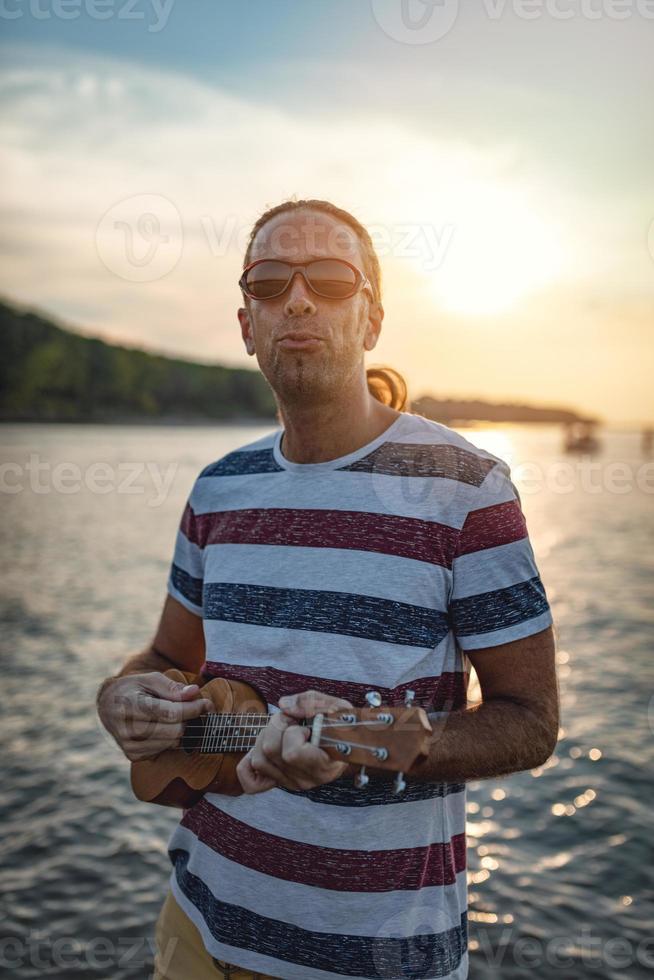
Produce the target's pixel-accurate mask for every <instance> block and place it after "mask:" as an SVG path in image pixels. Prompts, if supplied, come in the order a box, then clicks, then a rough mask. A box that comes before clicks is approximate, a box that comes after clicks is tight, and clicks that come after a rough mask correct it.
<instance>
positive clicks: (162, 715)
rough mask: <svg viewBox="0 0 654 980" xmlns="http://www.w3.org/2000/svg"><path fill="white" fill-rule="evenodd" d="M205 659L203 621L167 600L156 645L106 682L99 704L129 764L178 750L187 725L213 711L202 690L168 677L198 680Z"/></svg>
mask: <svg viewBox="0 0 654 980" xmlns="http://www.w3.org/2000/svg"><path fill="white" fill-rule="evenodd" d="M204 658H205V645H204V632H203V629H202V620H201V619H200V617H199V616H196V615H194V614H193V613H192V612H189V610H188V609H185V607H184V606H183V605H182V604H181V603H180V602H177V600H176V599H173V597H172V596H170V595H168V596H166V601H165V603H164V607H163V611H162V613H161V618H160V620H159V625H158V627H157V630H156V633H155V636H154V639H153V641H152V643H151V644H150V645H149V646H148V647H146V648H145V650H143V651H142V652H141V653H137V654H135V655H134V656H132V657H130V658H129V660H127V662H126V663H125V664H124V665H123V667H122V669H121V670H120V672H119V673H118V674H116V675H115V676H113V677H108V678H106V680H104V681H103V682H102V684H101V685H100V688H99V690H98V694H97V698H96V702H97V709H98V715H99V716H100V720H101V721H102V724H103V725H104V726H105V728H106V729H107V731H109V732H110V733H111V734H112V735H113V736H114V738H115V739H116V741H117V742H118V744H119V745H120V747H121V749H122V750H123V752H124V753H125V755H126V756H127V758H128V759H131V760H132V761H135V760H137V759H142V758H149V757H151V756H153V755H156V754H158V753H159V752H162V751H163V750H164V749H166V748H170V747H171V746H173V745H175V744H177V742H178V740H179V737H180V735H181V734H182V731H183V726H184V723H185V722H186V721H188V720H189V719H190V718H197V717H198V716H199V715H201V714H204V713H205V712H206V711H208V710H211V709H212V708H213V705H212V702H210V701H209V700H207V699H203V698H200V697H198V695H199V692H200V689H199V688H198V687H197V685H185V684H182V683H178V682H177V681H173V680H171V679H170V678H169V677H164V676H163V672H164V671H166V670H170V669H171V668H172V667H176V668H177V669H178V670H182V671H187V672H189V673H193V674H197V673H199V671H200V669H201V667H202V664H203V663H204Z"/></svg>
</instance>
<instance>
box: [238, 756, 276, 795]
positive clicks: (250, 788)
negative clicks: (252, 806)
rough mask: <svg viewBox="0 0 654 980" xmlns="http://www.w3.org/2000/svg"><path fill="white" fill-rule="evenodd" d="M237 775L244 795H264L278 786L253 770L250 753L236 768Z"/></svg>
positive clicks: (272, 780)
mask: <svg viewBox="0 0 654 980" xmlns="http://www.w3.org/2000/svg"><path fill="white" fill-rule="evenodd" d="M236 775H237V777H238V780H239V782H240V784H241V786H242V788H243V792H244V793H249V794H254V793H264V792H265V791H266V790H268V789H273V788H274V787H275V785H276V783H275V781H274V779H270V778H268V777H266V776H262V775H261V773H258V772H256V771H255V770H254V769H253V768H252V760H251V755H250V753H249V752H248V754H247V755H245V756H244V757H243V758H242V759H241V761H240V762H239V764H238V765H237V767H236Z"/></svg>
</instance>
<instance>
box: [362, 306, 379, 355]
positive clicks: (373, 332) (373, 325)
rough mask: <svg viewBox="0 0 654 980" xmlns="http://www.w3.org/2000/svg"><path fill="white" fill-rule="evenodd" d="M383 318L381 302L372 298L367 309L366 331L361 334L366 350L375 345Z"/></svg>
mask: <svg viewBox="0 0 654 980" xmlns="http://www.w3.org/2000/svg"><path fill="white" fill-rule="evenodd" d="M383 319H384V307H383V306H382V305H381V303H376V302H375V301H374V300H372V301H371V303H370V306H369V309H368V323H367V325H366V332H365V334H364V335H363V345H364V347H365V349H366V350H372V349H373V348H374V347H376V346H377V341H378V340H379V335H380V333H381V328H382V320H383Z"/></svg>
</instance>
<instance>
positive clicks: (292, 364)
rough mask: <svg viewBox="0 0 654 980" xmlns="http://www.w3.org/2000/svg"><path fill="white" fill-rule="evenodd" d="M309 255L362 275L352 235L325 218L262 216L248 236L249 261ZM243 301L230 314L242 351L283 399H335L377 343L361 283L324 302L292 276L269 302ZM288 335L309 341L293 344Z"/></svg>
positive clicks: (378, 318) (375, 309)
mask: <svg viewBox="0 0 654 980" xmlns="http://www.w3.org/2000/svg"><path fill="white" fill-rule="evenodd" d="M317 258H338V259H345V261H347V262H351V263H352V264H353V265H355V266H356V267H357V268H358V269H360V270H361V271H362V272H363V257H362V255H361V252H360V247H359V242H358V239H357V236H356V234H355V232H354V231H353V230H352V229H350V228H349V226H348V225H345V224H343V223H342V222H340V221H338V220H336V219H335V218H333V217H331V215H326V214H322V213H321V212H318V211H308V210H307V211H294V212H291V213H285V214H279V215H277V216H276V217H275V218H272V219H271V220H270V221H268V222H267V223H266V224H265V225H264V226H263V228H262V229H261V231H260V232H259V233H258V235H257V237H256V239H255V241H254V244H253V248H252V253H251V258H250V261H251V262H255V261H256V260H257V259H285V260H287V261H289V262H309V261H311V260H312V259H317ZM245 302H246V307H245V308H242V309H240V310H239V311H238V318H239V322H240V324H241V332H242V334H243V340H244V343H245V347H246V350H247V351H248V353H249V354H256V357H257V361H258V363H259V367H260V368H261V371H262V372H263V374H264V375H265V377H266V378H267V380H268V383H269V384H270V385H271V387H272V389H273V391H275V393H276V394H277V395H278V396H279V398H280V399H281V401H282V402H286V403H300V404H310V403H312V402H320V401H321V400H325V399H329V398H333V397H335V396H336V397H337V396H338V394H339V392H340V391H342V390H343V388H344V387H346V386H347V385H348V383H350V382H351V381H352V380H353V379H354V378H355V375H356V374H357V372H359V371H362V365H363V355H364V352H365V351H366V350H372V348H373V347H374V346H375V344H376V343H377V338H378V336H379V332H380V329H381V322H382V319H383V316H384V311H383V309H382V307H381V304H379V303H375V302H374V301H373V299H372V293H371V290H370V289H369V288H367V289H365V290H359V292H357V293H355V294H354V296H350V297H349V298H348V299H341V300H335V299H325V298H323V297H322V296H318V295H317V294H316V293H314V292H312V290H311V289H310V288H309V286H308V285H307V283H306V282H305V280H304V278H303V276H302V275H301V274H299V273H296V274H295V275H294V277H293V280H292V282H291V284H290V285H289V287H288V289H287V290H286V292H285V293H283V294H282V295H281V296H278V297H277V298H276V299H266V300H253V299H249V298H246V300H245ZM289 333H296V334H302V335H304V334H306V335H310V336H311V337H312V338H317V339H316V340H314V341H313V342H311V343H308V344H298V343H297V342H296V343H295V344H294V343H293V340H292V339H291V338H289V337H288V336H287V335H288V334H289Z"/></svg>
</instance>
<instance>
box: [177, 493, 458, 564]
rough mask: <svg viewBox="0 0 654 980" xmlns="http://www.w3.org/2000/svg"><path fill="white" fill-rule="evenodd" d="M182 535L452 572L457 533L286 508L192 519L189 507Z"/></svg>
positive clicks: (354, 514)
mask: <svg viewBox="0 0 654 980" xmlns="http://www.w3.org/2000/svg"><path fill="white" fill-rule="evenodd" d="M181 529H182V531H183V533H184V534H185V535H186V537H187V538H188V539H189V541H192V542H193V543H194V544H197V545H198V546H199V547H201V548H204V547H206V546H207V545H209V544H264V545H285V546H291V547H293V546H294V547H301V548H344V549H348V550H354V551H374V552H379V553H380V554H384V555H396V556H398V557H401V558H413V559H415V560H417V561H424V562H429V563H431V564H433V565H441V566H443V567H444V568H450V567H451V565H452V557H453V554H454V549H455V546H456V541H457V538H458V531H457V529H456V528H453V527H450V526H449V525H447V524H439V523H438V522H437V521H423V520H418V519H416V518H413V517H398V516H395V515H391V514H373V513H369V512H366V511H357V510H312V509H298V510H295V509H292V508H284V507H271V508H253V509H251V510H228V511H214V512H211V513H207V514H195V513H194V512H193V510H192V509H191V507H190V505H188V504H187V506H186V509H185V512H184V515H183V517H182V523H181Z"/></svg>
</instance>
